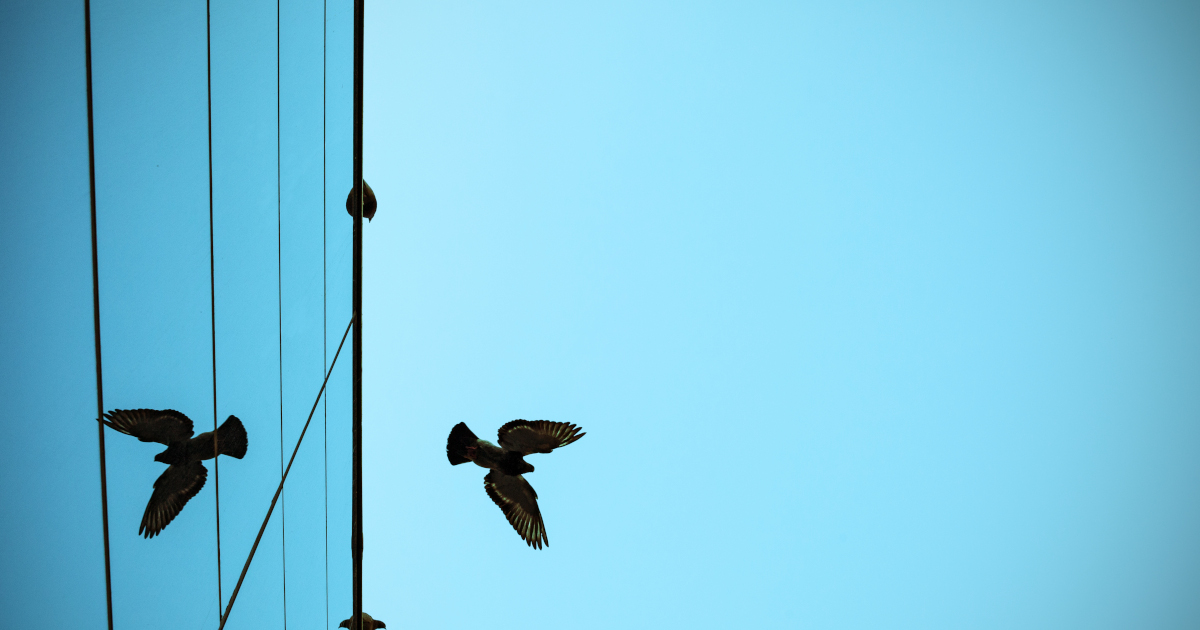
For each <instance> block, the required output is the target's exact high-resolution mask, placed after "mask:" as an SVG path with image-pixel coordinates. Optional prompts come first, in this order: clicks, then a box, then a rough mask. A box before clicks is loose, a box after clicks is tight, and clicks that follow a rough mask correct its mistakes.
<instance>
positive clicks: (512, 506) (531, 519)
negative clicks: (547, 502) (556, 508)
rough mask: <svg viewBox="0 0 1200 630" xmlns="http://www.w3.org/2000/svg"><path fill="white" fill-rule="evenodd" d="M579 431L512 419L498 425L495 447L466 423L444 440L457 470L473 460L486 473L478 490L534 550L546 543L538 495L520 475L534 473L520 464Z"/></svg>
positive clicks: (562, 425)
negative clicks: (497, 437) (459, 466)
mask: <svg viewBox="0 0 1200 630" xmlns="http://www.w3.org/2000/svg"><path fill="white" fill-rule="evenodd" d="M579 431H580V429H579V427H577V426H575V425H573V424H568V423H566V422H550V421H549V420H513V421H512V422H509V423H508V424H505V425H504V426H502V427H500V431H499V432H498V433H499V438H500V446H496V445H495V444H492V443H491V442H489V441H487V440H481V439H479V437H478V436H476V435H475V434H474V433H472V432H471V430H470V429H468V428H467V425H466V423H465V422H460V423H458V424H456V425H454V428H453V429H451V430H450V437H449V438H448V439H447V440H446V457H448V458H449V459H450V464H451V465H454V466H457V465H459V464H462V463H465V462H475V464H476V465H477V466H482V467H484V468H487V469H489V470H490V471H489V472H488V474H487V475H484V477H483V489H484V490H486V491H487V494H488V496H489V497H491V498H492V501H494V502H495V503H496V505H498V506H500V511H502V512H504V516H505V518H507V519H508V522H509V523H510V524H511V525H512V526H513V529H515V530H517V533H518V534H520V535H521V538H522V539H524V540H525V543H526V544H527V545H529V546H530V547H533V548H534V549H541V548H542V545H549V544H550V540H549V539H548V538H546V525H545V523H543V522H542V512H541V510H539V509H538V503H537V492H535V491H534V489H533V486H531V485H529V482H528V481H525V477H523V476H522V475H521V473H528V472H533V466H531V465H529V463H528V462H526V461H525V456H526V455H531V454H533V453H549V452H550V451H552V450H554V449H556V448H559V447H562V446H566V445H568V444H570V443H571V442H574V441H575V440H578V439H579V438H581V437H583V436H584V435H587V434H586V433H580V432H579Z"/></svg>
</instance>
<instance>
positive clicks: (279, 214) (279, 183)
mask: <svg viewBox="0 0 1200 630" xmlns="http://www.w3.org/2000/svg"><path fill="white" fill-rule="evenodd" d="M279 24H280V21H279V0H275V203H276V205H275V255H276V263H275V271H276V272H277V276H276V279H277V282H278V290H279V477H280V479H282V478H283V159H282V157H281V156H282V154H283V153H282V146H283V132H282V129H283V127H282V123H281V121H280V112H281V111H282V110H281V105H280V103H281V102H282V101H281V99H280V96H279V95H280V76H281V75H280V63H279V61H280V54H279V52H280V47H279V31H280V29H279ZM279 535H280V541H281V542H280V553H279V557H280V561H281V562H282V564H283V629H284V630H287V496H284V497H283V509H282V511H281V513H280V515H279Z"/></svg>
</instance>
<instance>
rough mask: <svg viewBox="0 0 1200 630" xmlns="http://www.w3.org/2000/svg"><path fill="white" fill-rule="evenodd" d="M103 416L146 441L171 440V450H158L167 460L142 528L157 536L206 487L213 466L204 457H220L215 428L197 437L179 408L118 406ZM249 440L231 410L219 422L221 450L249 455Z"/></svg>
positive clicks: (160, 459) (168, 442)
mask: <svg viewBox="0 0 1200 630" xmlns="http://www.w3.org/2000/svg"><path fill="white" fill-rule="evenodd" d="M103 422H104V424H106V425H108V426H109V427H112V428H113V429H115V430H117V431H120V432H121V433H124V434H126V435H132V436H133V437H135V438H137V439H139V440H141V441H143V442H158V443H159V444H165V445H166V446H167V450H165V451H163V452H161V453H159V454H158V455H155V456H154V461H156V462H162V463H164V464H167V465H168V466H167V469H166V470H165V471H163V474H161V475H159V477H158V479H156V480H155V481H154V492H153V493H152V494H151V495H150V502H149V503H147V504H146V512H145V513H144V514H143V515H142V525H141V527H139V528H138V533H139V534H142V535H143V536H145V537H146V538H153V537H155V536H157V535H158V534H159V533H160V532H162V530H163V528H165V527H166V526H167V525H168V524H170V522H171V521H172V520H174V519H175V517H176V516H178V515H179V512H180V511H181V510H183V506H184V505H187V502H188V500H189V499H191V498H192V497H194V496H196V493H197V492H200V489H201V488H203V487H204V481H205V479H207V478H208V469H207V468H205V467H204V464H201V463H200V461H201V460H205V459H212V458H214V457H216V454H215V453H214V452H213V434H212V431H209V432H207V433H201V434H200V435H197V436H196V437H192V421H191V420H190V419H189V418H188V417H187V416H185V415H183V414H182V413H179V412H178V411H175V410H174V409H164V410H162V411H158V410H155V409H115V410H113V411H110V412H108V413H106V414H104V421H103ZM246 446H247V440H246V428H245V427H244V426H242V421H241V420H238V419H237V417H235V416H229V418H227V419H226V420H225V422H223V423H221V426H220V427H219V428H217V445H216V450H217V451H218V452H220V454H221V455H228V456H230V457H235V458H237V459H241V458H243V457H245V456H246Z"/></svg>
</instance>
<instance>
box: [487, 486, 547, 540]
mask: <svg viewBox="0 0 1200 630" xmlns="http://www.w3.org/2000/svg"><path fill="white" fill-rule="evenodd" d="M483 489H484V490H487V493H488V496H489V497H491V498H492V501H495V502H496V505H498V506H500V511H501V512H504V516H505V517H506V518H507V519H508V522H509V524H511V525H512V526H513V529H515V530H517V533H518V534H520V535H521V538H523V539H524V540H525V543H526V544H528V545H529V546H530V547H533V548H534V549H541V548H542V545H549V544H550V540H549V539H548V538H546V524H545V523H543V522H542V512H541V510H539V509H538V504H537V492H534V490H533V486H531V485H529V482H528V481H525V478H524V477H522V476H521V475H516V476H512V475H506V474H504V473H501V472H499V471H496V470H493V471H491V472H489V473H488V474H487V475H486V476H485V477H484V478H483Z"/></svg>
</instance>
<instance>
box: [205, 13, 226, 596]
mask: <svg viewBox="0 0 1200 630" xmlns="http://www.w3.org/2000/svg"><path fill="white" fill-rule="evenodd" d="M204 45H205V54H206V56H207V62H208V291H209V293H208V297H209V305H210V306H211V312H212V386H213V490H214V492H213V496H215V497H216V502H217V617H218V618H220V615H221V610H222V609H223V608H224V600H225V596H224V594H223V593H222V592H221V465H220V464H219V463H218V460H219V459H220V458H219V457H217V454H218V453H219V452H220V448H219V445H218V444H217V270H216V267H217V265H216V257H215V256H213V159H212V1H211V0H205V2H204Z"/></svg>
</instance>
